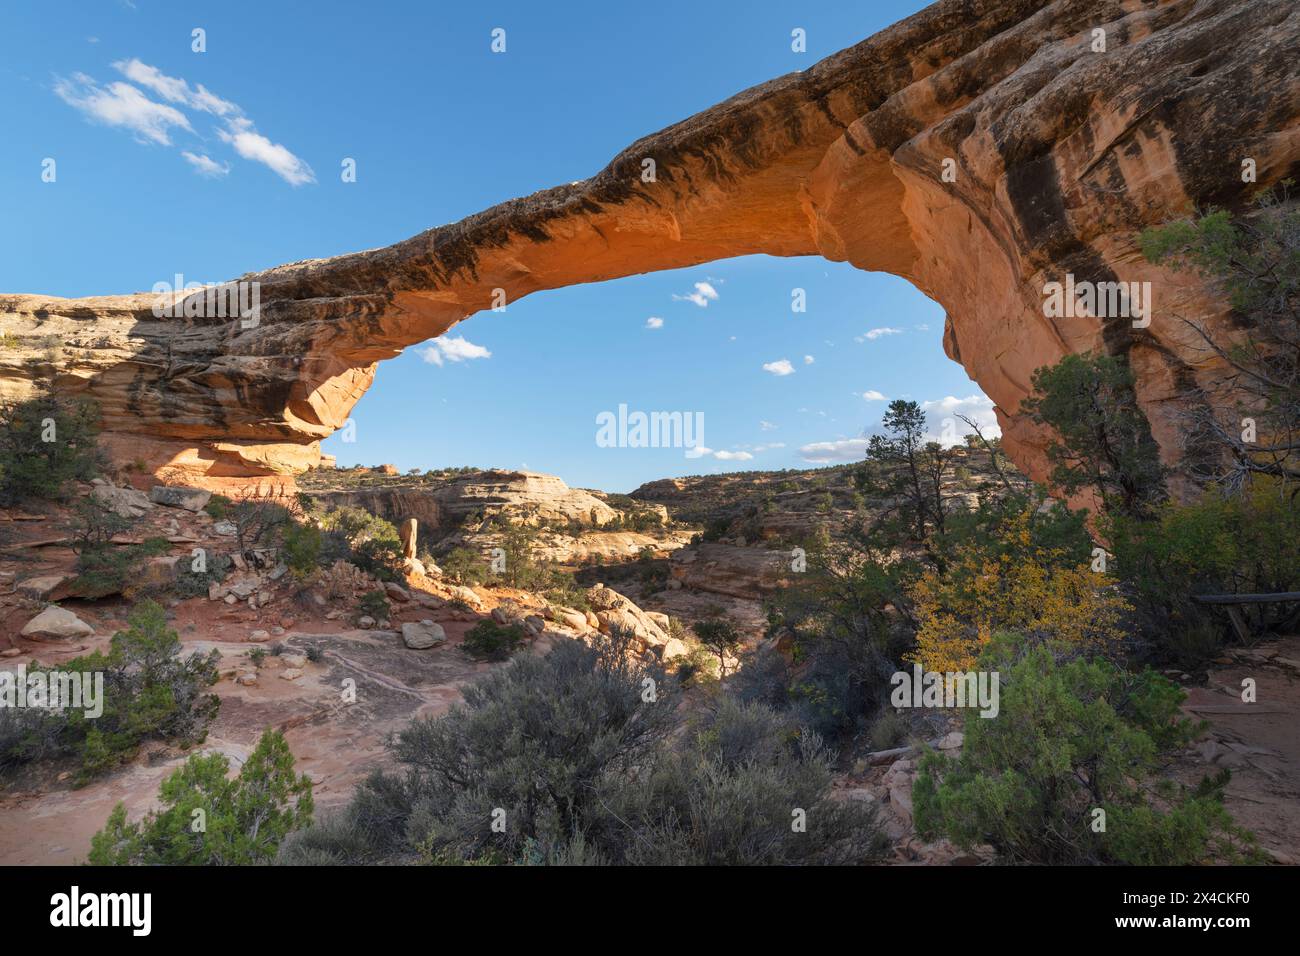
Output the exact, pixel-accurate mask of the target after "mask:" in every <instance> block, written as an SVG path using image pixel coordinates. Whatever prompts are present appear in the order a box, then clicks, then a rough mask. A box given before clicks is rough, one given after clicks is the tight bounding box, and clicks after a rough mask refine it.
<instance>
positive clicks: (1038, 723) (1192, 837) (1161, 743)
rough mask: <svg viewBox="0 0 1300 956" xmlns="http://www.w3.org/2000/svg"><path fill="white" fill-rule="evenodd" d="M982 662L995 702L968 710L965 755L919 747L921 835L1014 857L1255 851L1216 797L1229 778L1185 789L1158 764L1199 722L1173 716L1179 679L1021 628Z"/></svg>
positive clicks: (1206, 857)
mask: <svg viewBox="0 0 1300 956" xmlns="http://www.w3.org/2000/svg"><path fill="white" fill-rule="evenodd" d="M980 666H981V667H982V668H985V669H988V670H992V671H996V672H997V673H999V675H1000V677H1001V681H1000V694H999V698H1000V701H999V706H1000V710H999V713H998V714H997V716H996V717H992V718H983V717H980V716H979V714H978V712H975V711H970V710H968V711H966V717H965V742H964V746H963V749H962V754H961V757H960V758H959V759H954V758H951V757H947V756H943V755H941V754H938V753H929V754H927V755H926V756H925V757H924V758H923V759H922V762H921V765H920V770H919V773H918V775H917V779H916V782H915V784H914V786H913V790H912V800H913V806H914V811H915V819H916V824H917V828H918V832H920V833H921V834H922V835H923V836H924V837H925V838H932V837H934V836H946V837H947V838H949V839H951V840H952V841H953V842H955V843H957V844H958V845H960V846H964V847H970V846H975V845H979V844H990V845H992V846H993V848H994V849H995V850H996V851H997V852H998V854H999V856H1000V857H1001V858H1002V859H1003V860H1005V861H1008V862H1020V863H1045V864H1080V863H1085V864H1086V863H1129V864H1164V865H1188V864H1195V863H1209V862H1216V861H1238V860H1241V859H1243V858H1247V857H1250V856H1251V855H1252V853H1253V850H1252V845H1253V839H1252V838H1251V837H1250V835H1249V834H1247V833H1246V832H1245V831H1243V830H1241V829H1240V828H1238V827H1236V826H1235V825H1234V824H1233V822H1232V819H1231V817H1230V816H1229V815H1228V813H1227V811H1226V810H1225V809H1224V808H1223V805H1222V789H1223V786H1224V785H1225V784H1226V779H1225V778H1220V779H1218V780H1216V781H1210V782H1207V783H1205V784H1203V785H1202V786H1200V787H1198V788H1193V789H1188V788H1180V787H1178V786H1177V785H1175V784H1174V783H1173V782H1172V781H1170V780H1168V779H1165V778H1163V777H1162V776H1161V768H1162V764H1161V760H1162V757H1164V756H1165V755H1167V754H1169V753H1170V752H1171V751H1172V750H1174V749H1176V748H1178V747H1181V746H1184V745H1185V744H1186V743H1187V742H1188V741H1189V740H1190V739H1191V738H1192V737H1193V736H1194V734H1195V733H1196V732H1197V731H1198V729H1199V728H1197V727H1195V726H1193V725H1192V724H1191V723H1190V722H1189V721H1188V720H1187V719H1186V718H1184V717H1182V716H1181V713H1180V711H1179V705H1180V703H1181V702H1182V700H1183V698H1184V696H1185V695H1184V694H1183V692H1182V691H1181V690H1180V689H1179V688H1178V687H1177V686H1176V685H1174V684H1173V683H1171V682H1169V681H1167V680H1165V679H1164V678H1162V677H1160V676H1158V675H1157V674H1155V673H1154V672H1152V671H1150V670H1146V671H1142V672H1140V673H1129V672H1126V671H1124V670H1122V669H1121V668H1119V667H1117V666H1115V665H1114V664H1111V663H1109V662H1107V661H1103V660H1089V659H1087V658H1084V657H1077V656H1076V657H1061V656H1059V652H1054V650H1053V649H1052V648H1050V647H1048V646H1047V645H1043V644H1037V645H1027V644H1026V643H1025V642H1024V641H1023V640H1022V639H1020V638H1018V637H1016V638H1009V637H1004V638H1000V639H999V640H998V641H996V642H994V644H993V645H991V646H990V647H989V649H988V650H987V651H986V653H985V656H984V657H983V658H982V659H981V661H980ZM1097 811H1103V812H1104V814H1105V816H1104V827H1103V826H1098V825H1097V824H1098V821H1099V820H1102V819H1103V818H1102V817H1100V816H1099V815H1098V813H1097Z"/></svg>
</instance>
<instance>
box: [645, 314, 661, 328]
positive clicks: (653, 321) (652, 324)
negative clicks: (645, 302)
mask: <svg viewBox="0 0 1300 956" xmlns="http://www.w3.org/2000/svg"><path fill="white" fill-rule="evenodd" d="M645 327H646V328H647V329H662V328H663V327H664V320H663V319H661V318H659V316H657V315H652V316H650V318H648V319H646V320H645Z"/></svg>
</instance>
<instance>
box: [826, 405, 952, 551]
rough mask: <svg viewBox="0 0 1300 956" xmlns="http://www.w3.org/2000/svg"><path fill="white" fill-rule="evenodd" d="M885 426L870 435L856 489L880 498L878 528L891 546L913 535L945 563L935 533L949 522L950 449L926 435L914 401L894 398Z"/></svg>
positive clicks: (922, 418) (920, 411)
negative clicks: (945, 485)
mask: <svg viewBox="0 0 1300 956" xmlns="http://www.w3.org/2000/svg"><path fill="white" fill-rule="evenodd" d="M882 425H883V426H884V434H883V435H872V436H871V438H870V439H869V440H868V443H867V460H866V463H865V464H864V465H863V466H862V468H861V469H859V471H858V472H857V474H856V476H855V481H856V483H857V486H858V490H859V491H860V492H861V493H863V494H865V495H866V496H868V497H871V498H876V499H879V500H880V501H881V503H882V504H881V513H880V516H879V517H878V518H877V521H876V527H875V532H876V534H877V536H878V537H879V538H880V539H881V540H883V541H885V542H887V543H888V544H889V545H890V546H896V545H898V544H899V543H901V542H904V541H907V540H909V539H910V540H911V541H913V542H915V543H917V544H920V545H922V546H923V547H925V549H926V552H927V555H928V556H929V557H930V559H931V561H932V562H934V563H935V564H937V565H939V566H940V567H941V566H942V561H943V559H942V556H941V555H939V554H938V553H937V552H936V551H935V550H934V549H933V547H932V546H931V538H932V536H940V537H941V536H942V535H943V533H944V527H945V523H946V521H947V512H948V510H949V509H948V504H947V498H946V496H945V494H944V492H943V482H944V478H945V477H946V475H947V474H948V472H949V470H950V469H951V463H952V451H951V449H945V448H943V447H942V446H940V445H939V444H938V443H937V442H928V441H926V440H925V431H926V422H925V412H924V411H922V410H921V406H920V405H918V404H917V403H916V402H909V401H905V400H904V399H901V398H900V399H895V400H894V401H892V402H890V403H889V411H888V412H886V413H885V417H884V419H883V420H882ZM826 510H829V503H827V505H826Z"/></svg>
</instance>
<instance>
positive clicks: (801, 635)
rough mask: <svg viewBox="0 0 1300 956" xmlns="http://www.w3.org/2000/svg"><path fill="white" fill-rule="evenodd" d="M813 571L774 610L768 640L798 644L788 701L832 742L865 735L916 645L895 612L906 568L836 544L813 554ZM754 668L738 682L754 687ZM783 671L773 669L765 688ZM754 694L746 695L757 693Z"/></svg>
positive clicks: (769, 697)
mask: <svg viewBox="0 0 1300 956" xmlns="http://www.w3.org/2000/svg"><path fill="white" fill-rule="evenodd" d="M806 560H807V570H806V571H804V572H803V573H801V574H793V575H791V579H792V580H791V584H790V585H789V586H788V587H786V588H784V589H782V590H780V591H777V592H776V593H774V594H773V595H771V596H770V597H769V598H768V600H767V602H766V606H767V620H768V631H767V633H768V635H769V636H771V637H778V638H779V637H788V638H790V639H791V640H792V642H793V647H794V657H795V665H796V666H795V668H794V670H793V672H790V673H789V674H788V678H789V680H790V683H789V685H788V687H787V688H786V693H785V700H786V703H787V705H788V706H792V707H794V709H795V713H796V715H797V719H798V722H799V723H800V724H802V725H804V726H807V727H809V728H811V729H813V730H814V731H816V732H817V733H818V734H820V735H822V736H823V737H825V738H828V739H839V738H842V737H847V736H850V735H852V734H853V733H855V732H857V731H859V730H862V729H864V727H865V725H866V722H867V721H868V720H869V719H870V718H871V716H872V715H873V714H874V713H875V712H876V711H877V710H878V709H879V707H880V706H881V704H882V702H883V701H884V699H885V698H886V697H887V696H888V694H887V688H888V684H889V677H890V675H891V674H892V673H893V672H894V671H895V670H896V669H897V664H896V662H897V660H898V659H899V657H900V656H901V655H902V654H903V652H904V651H905V650H907V648H908V646H909V645H910V640H911V635H910V632H909V631H908V629H907V628H905V627H904V626H902V624H901V622H900V621H899V620H898V618H897V616H896V615H894V614H893V613H892V612H891V611H890V610H889V608H890V607H891V606H897V605H898V604H900V603H902V602H903V592H902V582H903V581H905V580H906V579H907V577H908V575H909V573H910V571H911V566H910V565H909V564H908V563H907V562H892V561H889V560H888V559H887V557H886V556H884V555H881V554H879V553H878V552H876V551H875V550H874V549H873V548H872V547H871V546H870V545H869V544H868V543H866V542H864V541H862V540H859V539H856V538H853V537H850V536H843V537H837V538H836V539H835V540H833V541H830V540H826V541H823V542H820V543H818V544H817V545H815V546H814V547H811V548H809V550H808V552H807V557H806ZM752 663H753V661H752V659H751V660H750V661H746V662H745V663H744V664H742V666H741V669H740V671H739V673H738V675H737V679H738V680H740V681H741V682H742V683H744V682H745V681H747V680H748V678H747V676H746V671H747V670H748V669H749V668H750V666H751V665H752ZM780 673H782V670H781V669H780V668H778V667H776V666H775V665H774V664H773V663H771V662H770V663H769V666H768V668H767V669H766V671H765V678H764V680H765V681H770V680H775V679H777V676H778V675H779V674H780ZM750 692H751V691H746V693H750ZM756 693H757V696H756V697H754V698H753V699H760V700H764V701H767V702H769V703H772V704H774V705H775V704H776V703H777V702H778V701H779V700H780V697H781V695H780V694H779V693H778V692H777V691H776V689H775V688H774V687H771V686H768V687H766V688H764V689H762V690H761V691H756Z"/></svg>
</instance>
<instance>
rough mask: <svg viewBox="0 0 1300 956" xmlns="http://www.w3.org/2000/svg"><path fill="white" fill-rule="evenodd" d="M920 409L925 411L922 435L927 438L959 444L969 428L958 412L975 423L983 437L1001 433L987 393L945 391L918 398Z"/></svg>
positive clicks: (996, 435)
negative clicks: (935, 396)
mask: <svg viewBox="0 0 1300 956" xmlns="http://www.w3.org/2000/svg"><path fill="white" fill-rule="evenodd" d="M921 410H922V411H923V412H925V423H926V438H927V439H928V440H929V441H937V442H940V443H941V444H943V445H947V446H951V445H960V444H962V439H963V438H964V437H965V436H966V433H967V432H969V431H970V430H971V429H970V426H968V425H967V424H966V423H965V422H963V421H961V419H959V418H958V417H957V416H958V415H964V416H966V417H967V418H969V419H970V420H971V421H973V422H974V423H975V424H976V425H978V426H979V427H980V431H982V432H983V433H984V437H985V438H997V437H999V436H1001V434H1002V429H1001V427H1000V426H999V425H998V417H997V414H996V413H995V412H994V411H993V399H991V398H989V397H988V396H987V395H982V394H976V395H967V396H966V397H965V398H956V397H955V396H952V395H949V396H947V397H946V398H938V399H934V400H933V401H929V402H922V403H921Z"/></svg>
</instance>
